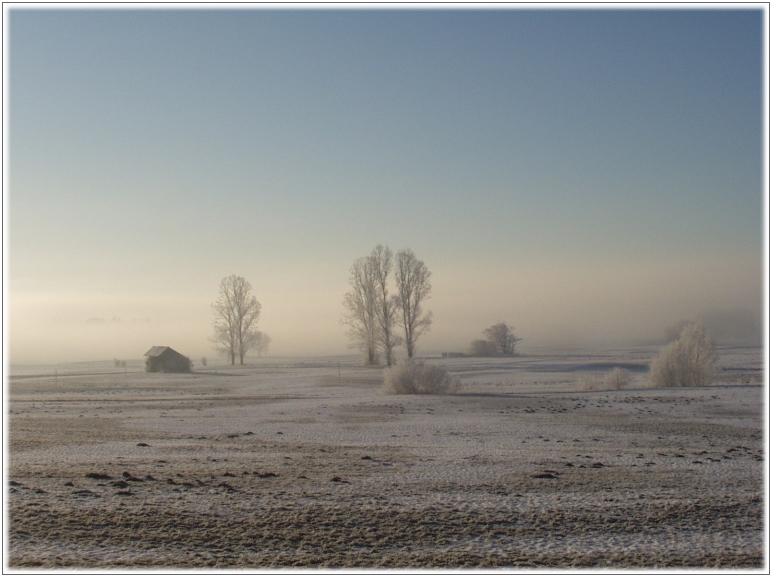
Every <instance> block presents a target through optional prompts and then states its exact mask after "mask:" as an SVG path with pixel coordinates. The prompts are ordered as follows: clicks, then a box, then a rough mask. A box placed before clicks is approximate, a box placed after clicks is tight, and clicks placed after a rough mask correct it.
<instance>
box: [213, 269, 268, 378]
mask: <svg viewBox="0 0 772 577" xmlns="http://www.w3.org/2000/svg"><path fill="white" fill-rule="evenodd" d="M261 309H262V306H261V305H260V303H259V302H257V298H256V297H255V296H254V295H253V294H252V285H251V284H249V282H247V281H246V280H245V279H244V278H243V277H240V276H236V275H235V274H234V275H231V276H229V277H225V278H224V279H222V282H220V295H219V297H218V298H217V300H216V301H215V302H214V303H212V310H213V311H214V314H215V319H214V336H213V337H212V341H213V342H214V344H215V348H216V349H217V350H218V351H219V352H222V353H225V354H226V355H228V357H229V358H230V360H231V364H232V365H235V364H236V356H237V355H238V357H239V364H241V365H243V364H244V355H246V354H247V351H249V350H250V349H252V348H253V347H255V346H257V345H258V344H259V342H260V338H261V337H260V336H259V335H260V334H261V333H260V332H259V331H258V330H257V321H258V319H259V318H260V310H261Z"/></svg>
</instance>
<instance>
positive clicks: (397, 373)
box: [382, 361, 461, 395]
mask: <svg viewBox="0 0 772 577" xmlns="http://www.w3.org/2000/svg"><path fill="white" fill-rule="evenodd" d="M460 387H461V380H460V379H459V378H458V377H456V376H454V375H451V374H450V373H448V371H446V370H445V369H442V368H440V367H438V366H436V365H427V364H423V363H418V362H413V361H400V362H398V363H397V364H396V365H394V366H393V367H390V368H388V369H385V370H384V372H383V389H382V391H383V392H384V393H386V394H387V395H441V394H445V393H454V392H456V391H458V389H459V388H460Z"/></svg>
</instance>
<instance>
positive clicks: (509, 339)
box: [467, 322, 523, 357]
mask: <svg viewBox="0 0 772 577" xmlns="http://www.w3.org/2000/svg"><path fill="white" fill-rule="evenodd" d="M483 335H484V336H485V339H477V340H474V341H472V342H471V343H470V345H469V348H468V349H467V355H468V356H470V357H513V356H515V354H516V352H515V345H516V344H517V343H518V342H520V341H522V340H523V339H520V338H518V337H516V336H515V333H514V329H513V328H512V327H511V326H509V325H508V324H507V323H503V322H502V323H497V324H495V325H493V326H491V327H488V328H487V329H485V330H484V331H483Z"/></svg>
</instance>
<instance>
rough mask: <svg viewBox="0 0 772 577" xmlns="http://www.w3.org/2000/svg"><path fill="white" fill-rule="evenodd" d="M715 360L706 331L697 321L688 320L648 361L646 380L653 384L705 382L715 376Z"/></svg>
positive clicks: (678, 384) (690, 384) (672, 384)
mask: <svg viewBox="0 0 772 577" xmlns="http://www.w3.org/2000/svg"><path fill="white" fill-rule="evenodd" d="M717 362H718V353H717V352H716V345H715V344H714V342H713V339H712V338H711V337H710V335H709V334H708V331H706V330H705V327H703V326H702V325H701V324H690V325H687V326H686V327H684V329H683V330H682V331H681V336H680V337H678V340H677V341H673V342H672V343H670V344H669V345H667V346H666V347H665V348H664V349H662V351H660V353H659V355H657V357H656V358H655V359H654V360H653V361H652V362H651V365H650V366H649V381H650V383H651V385H652V386H653V387H701V386H705V385H708V384H710V383H711V382H712V381H713V380H714V379H715V378H716V373H717V368H716V363H717Z"/></svg>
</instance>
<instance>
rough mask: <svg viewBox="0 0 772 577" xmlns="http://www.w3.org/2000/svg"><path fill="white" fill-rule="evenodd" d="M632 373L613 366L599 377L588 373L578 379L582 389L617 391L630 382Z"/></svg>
mask: <svg viewBox="0 0 772 577" xmlns="http://www.w3.org/2000/svg"><path fill="white" fill-rule="evenodd" d="M632 380H633V375H632V373H631V372H630V371H628V370H626V369H622V368H620V367H615V368H613V369H612V370H611V371H609V372H608V373H606V375H605V376H604V377H603V378H601V377H599V376H592V375H588V376H585V377H582V379H581V380H580V381H579V388H580V389H581V390H582V391H618V390H620V389H622V388H624V387H627V386H629V385H630V383H632Z"/></svg>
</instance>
